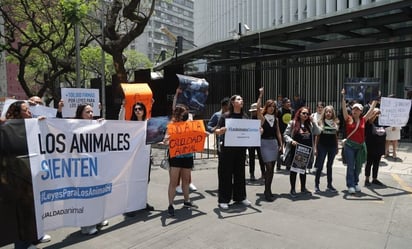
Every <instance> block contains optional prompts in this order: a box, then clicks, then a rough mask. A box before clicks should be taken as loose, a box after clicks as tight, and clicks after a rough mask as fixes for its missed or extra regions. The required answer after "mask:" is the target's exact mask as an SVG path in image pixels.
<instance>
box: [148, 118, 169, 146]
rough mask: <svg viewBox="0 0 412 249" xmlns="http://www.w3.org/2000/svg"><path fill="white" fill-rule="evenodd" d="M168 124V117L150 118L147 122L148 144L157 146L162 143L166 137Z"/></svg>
mask: <svg viewBox="0 0 412 249" xmlns="http://www.w3.org/2000/svg"><path fill="white" fill-rule="evenodd" d="M168 123H169V117H168V116H159V117H152V118H150V119H149V120H148V121H147V134H146V144H155V143H159V142H162V141H163V139H164V137H165V133H166V129H167V124H168Z"/></svg>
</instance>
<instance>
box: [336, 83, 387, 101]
mask: <svg viewBox="0 0 412 249" xmlns="http://www.w3.org/2000/svg"><path fill="white" fill-rule="evenodd" d="M344 87H345V92H346V95H345V98H346V100H349V101H351V100H355V101H357V102H358V103H361V104H366V103H368V102H369V101H371V100H375V99H377V98H378V97H379V90H380V83H379V82H345V83H344Z"/></svg>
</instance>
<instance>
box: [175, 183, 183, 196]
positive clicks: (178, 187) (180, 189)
mask: <svg viewBox="0 0 412 249" xmlns="http://www.w3.org/2000/svg"><path fill="white" fill-rule="evenodd" d="M176 193H178V194H179V195H181V194H183V189H182V186H180V185H179V186H177V187H176Z"/></svg>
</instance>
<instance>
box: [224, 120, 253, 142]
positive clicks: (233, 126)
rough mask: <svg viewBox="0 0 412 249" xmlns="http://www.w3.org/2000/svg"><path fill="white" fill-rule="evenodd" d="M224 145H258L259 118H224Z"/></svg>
mask: <svg viewBox="0 0 412 249" xmlns="http://www.w3.org/2000/svg"><path fill="white" fill-rule="evenodd" d="M225 122H226V124H225V125H226V132H225V146H229V147H260V120H257V119H232V118H228V119H226V121H225Z"/></svg>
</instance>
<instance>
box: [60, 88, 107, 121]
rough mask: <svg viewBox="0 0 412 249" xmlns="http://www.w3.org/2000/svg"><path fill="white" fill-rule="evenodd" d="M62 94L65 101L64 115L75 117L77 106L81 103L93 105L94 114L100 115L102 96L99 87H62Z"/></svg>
mask: <svg viewBox="0 0 412 249" xmlns="http://www.w3.org/2000/svg"><path fill="white" fill-rule="evenodd" d="M61 95H62V100H63V102H64V106H63V109H62V115H63V117H65V118H73V117H75V116H76V109H77V106H78V105H80V104H89V105H90V106H91V107H93V116H95V117H98V116H100V107H99V103H100V97H99V90H98V89H86V88H62V89H61Z"/></svg>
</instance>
